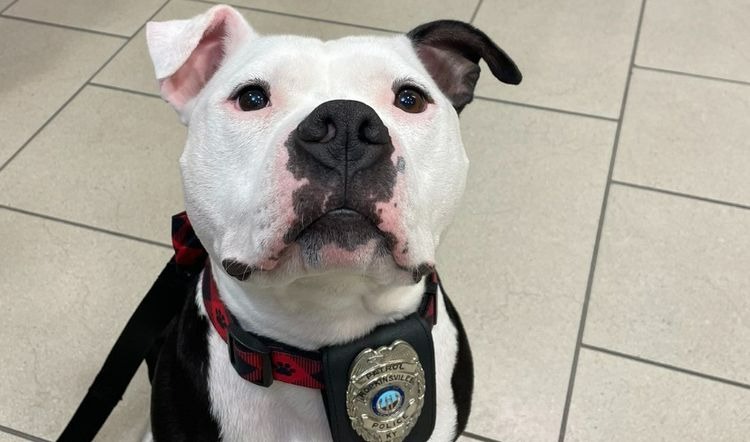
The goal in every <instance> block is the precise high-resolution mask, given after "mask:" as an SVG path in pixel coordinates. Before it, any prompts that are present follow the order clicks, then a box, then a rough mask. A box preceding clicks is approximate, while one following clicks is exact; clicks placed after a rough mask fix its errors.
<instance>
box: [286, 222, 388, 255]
mask: <svg viewBox="0 0 750 442" xmlns="http://www.w3.org/2000/svg"><path fill="white" fill-rule="evenodd" d="M294 242H295V243H297V244H298V245H299V246H300V252H301V253H302V256H303V259H304V260H305V262H306V263H307V264H308V265H312V266H320V265H326V264H334V265H335V264H336V263H338V264H339V265H345V264H346V261H347V259H346V258H345V257H346V256H349V258H351V259H355V260H356V259H357V255H358V251H359V253H360V254H361V253H362V252H361V249H363V248H369V250H368V253H370V254H376V255H379V256H383V255H386V254H387V253H389V251H390V247H389V245H390V243H392V241H388V238H387V237H386V235H385V234H384V233H383V232H382V231H381V230H380V229H378V227H377V226H376V225H375V224H374V223H373V222H372V221H371V220H370V219H369V218H368V217H367V216H365V215H363V214H361V213H359V212H357V211H355V210H353V209H348V208H340V209H335V210H331V211H329V212H326V213H324V214H323V215H321V216H320V217H319V218H317V219H316V220H314V221H312V222H311V223H309V224H308V225H307V226H305V227H303V228H302V229H301V230H300V232H299V233H298V234H297V236H296V238H295V239H294ZM335 251H337V252H335ZM327 255H331V256H328V257H329V258H332V259H326V257H327ZM359 259H362V257H361V256H360V257H359ZM329 261H334V262H329Z"/></svg>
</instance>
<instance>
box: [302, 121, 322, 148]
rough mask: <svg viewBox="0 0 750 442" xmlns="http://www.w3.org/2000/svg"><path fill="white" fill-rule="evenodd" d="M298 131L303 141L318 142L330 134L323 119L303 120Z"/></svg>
mask: <svg viewBox="0 0 750 442" xmlns="http://www.w3.org/2000/svg"><path fill="white" fill-rule="evenodd" d="M296 132H297V136H298V137H299V139H301V140H302V141H307V142H311V143H313V142H314V143H317V142H320V140H321V139H323V138H325V137H326V136H328V126H327V124H326V123H324V122H322V121H320V122H310V121H303V122H302V123H300V125H299V126H297V130H296Z"/></svg>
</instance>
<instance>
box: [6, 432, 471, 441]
mask: <svg viewBox="0 0 750 442" xmlns="http://www.w3.org/2000/svg"><path fill="white" fill-rule="evenodd" d="M24 440H25V439H23V438H21V437H19V436H14V435H12V434H9V433H5V432H3V431H2V430H0V442H22V441H24ZM459 440H460V439H459Z"/></svg>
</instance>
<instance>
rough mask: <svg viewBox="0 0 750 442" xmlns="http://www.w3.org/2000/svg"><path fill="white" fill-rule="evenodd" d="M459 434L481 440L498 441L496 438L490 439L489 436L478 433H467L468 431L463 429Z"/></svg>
mask: <svg viewBox="0 0 750 442" xmlns="http://www.w3.org/2000/svg"><path fill="white" fill-rule="evenodd" d="M461 435H462V436H465V437H468V438H469V439H476V440H481V441H482V442H500V441H499V440H497V439H492V438H490V437H486V436H481V435H479V434H474V433H469V432H468V431H464V432H463V433H461Z"/></svg>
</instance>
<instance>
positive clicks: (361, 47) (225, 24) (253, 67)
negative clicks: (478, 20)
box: [147, 6, 521, 284]
mask: <svg viewBox="0 0 750 442" xmlns="http://www.w3.org/2000/svg"><path fill="white" fill-rule="evenodd" d="M147 35H148V45H149V50H150V53H151V57H152V59H153V62H154V65H155V70H156V76H157V78H158V79H159V82H160V86H161V94H162V96H163V97H164V98H165V99H166V100H167V101H168V102H169V103H170V104H171V105H172V106H174V108H175V109H176V110H177V112H178V113H179V115H180V117H181V119H182V121H183V122H184V123H185V124H187V125H188V128H189V131H188V141H187V145H186V147H185V151H184V153H183V155H182V158H181V161H180V163H181V167H182V177H183V184H184V191H185V204H186V209H187V212H188V215H189V216H190V219H191V221H192V223H193V226H194V228H195V231H196V233H197V234H198V236H199V238H200V239H201V241H202V242H203V244H204V246H205V247H206V249H207V250H208V252H209V254H210V256H211V257H212V259H213V260H214V262H217V263H221V264H222V266H223V268H224V270H225V271H226V272H227V273H228V274H229V275H231V276H233V277H235V278H237V279H238V280H246V279H250V280H253V281H256V282H258V283H264V284H274V283H281V282H283V281H289V280H291V279H296V278H299V277H301V276H305V275H310V274H317V273H324V272H348V273H355V274H364V275H369V276H372V277H373V278H374V279H376V280H377V281H379V282H381V283H388V282H392V281H394V280H404V277H406V278H408V279H409V280H411V279H412V278H414V277H418V276H420V275H421V274H423V273H425V272H427V271H429V270H430V269H431V268H432V267H433V265H434V256H435V249H436V247H437V245H438V242H439V239H440V235H441V233H442V232H443V230H444V229H445V227H446V226H447V224H448V223H449V221H450V219H451V218H452V215H453V212H454V211H455V209H456V206H457V204H458V202H459V200H460V197H461V194H462V192H463V189H464V183H465V179H466V173H467V168H468V160H467V158H466V154H465V152H464V147H463V144H462V142H461V137H460V133H459V123H458V113H459V112H460V111H461V109H462V108H463V107H464V106H465V105H466V104H468V103H469V102H470V101H471V100H472V98H473V92H474V86H475V84H476V82H477V80H478V78H479V66H478V63H479V60H480V59H484V60H485V61H486V62H487V64H488V65H489V67H490V69H491V71H492V74H493V75H494V76H495V77H496V78H497V79H499V80H500V81H502V82H504V83H510V84H517V83H519V82H520V81H521V74H520V73H519V71H518V69H517V68H516V66H515V64H514V63H513V61H512V60H511V59H510V58H509V57H508V56H507V55H506V54H505V53H504V52H503V51H502V50H501V49H499V48H498V47H497V46H496V45H495V44H494V43H493V42H492V41H491V40H490V39H489V38H488V37H487V36H486V35H485V34H483V33H482V32H481V31H479V30H477V29H475V28H473V27H472V26H470V25H468V24H465V23H461V22H455V21H438V22H433V23H429V24H425V25H422V26H419V27H417V28H416V29H414V30H412V31H411V32H409V33H408V34H407V35H399V36H394V37H348V38H342V39H339V40H333V41H320V40H317V39H313V38H304V37H297V36H270V37H261V36H259V35H257V34H256V33H255V32H254V31H253V29H252V28H251V27H250V26H249V25H248V24H247V22H246V21H245V20H244V18H243V17H242V16H241V15H240V14H239V13H238V12H237V11H235V10H234V9H232V8H230V7H227V6H216V7H213V8H211V9H210V10H209V11H207V12H206V13H205V14H203V15H200V16H197V17H194V18H192V19H189V20H177V21H169V22H161V23H149V24H148V27H147Z"/></svg>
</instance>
